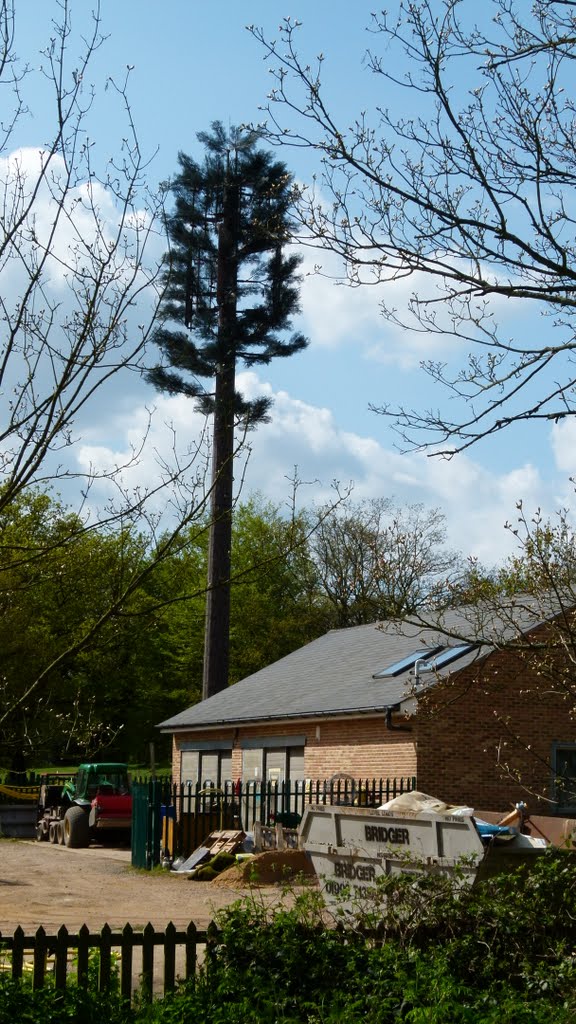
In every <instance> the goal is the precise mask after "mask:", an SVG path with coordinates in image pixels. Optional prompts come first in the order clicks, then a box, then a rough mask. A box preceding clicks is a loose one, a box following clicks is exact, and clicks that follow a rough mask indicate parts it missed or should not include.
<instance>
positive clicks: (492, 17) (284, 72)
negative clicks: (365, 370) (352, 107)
mask: <svg viewBox="0 0 576 1024" xmlns="http://www.w3.org/2000/svg"><path fill="white" fill-rule="evenodd" d="M391 10H392V13H391V14H388V13H387V12H381V13H377V14H374V15H372V20H371V23H370V25H369V30H370V32H371V34H372V42H373V45H372V46H371V47H370V49H368V51H367V52H366V54H365V64H366V67H367V69H368V71H369V72H370V73H371V74H372V75H373V76H374V77H375V78H376V79H377V81H378V82H380V83H381V96H382V99H381V103H380V105H379V106H377V107H376V108H375V110H374V111H373V113H372V114H371V113H370V112H369V111H359V112H358V115H357V117H356V118H355V120H354V121H353V122H352V123H349V122H346V123H340V120H339V118H338V114H337V112H336V113H335V112H334V111H332V110H331V109H330V104H329V100H328V99H327V93H326V90H325V89H324V87H323V83H322V66H323V61H324V57H323V56H322V55H321V56H319V57H318V58H316V59H315V60H314V61H313V62H309V61H308V59H306V58H305V57H303V56H301V55H300V53H299V49H298V38H297V34H298V30H299V28H300V26H299V24H298V23H297V22H294V21H291V20H290V19H287V20H285V21H284V22H283V25H282V27H281V32H280V36H279V37H278V40H277V41H276V40H270V39H268V38H267V37H266V36H265V34H264V32H263V30H261V29H258V28H255V27H252V28H251V31H252V33H253V35H254V36H255V37H256V38H257V39H258V40H259V42H260V43H261V44H262V46H263V47H264V49H265V52H266V57H267V58H268V60H269V61H270V62H271V70H272V72H273V75H274V78H275V87H274V89H273V91H272V93H271V96H270V99H269V103H268V105H267V107H266V115H267V121H266V125H267V129H268V133H269V138H270V139H273V140H275V141H276V142H278V143H281V144H282V145H293V146H301V147H302V146H304V147H312V148H313V149H314V150H315V151H316V152H317V153H318V156H319V159H320V162H321V172H320V173H319V176H318V179H317V183H316V185H315V186H313V187H312V188H311V189H306V190H304V191H303V193H302V207H301V209H302V222H303V229H304V233H305V234H307V237H308V239H309V240H310V241H311V242H313V243H314V244H317V245H319V246H322V247H324V248H327V249H330V250H332V251H335V252H336V253H338V254H339V255H340V256H342V257H343V259H344V261H345V265H346V274H347V278H348V281H349V283H350V284H351V285H355V286H358V285H360V284H365V283H368V284H374V285H377V286H379V285H381V286H383V287H382V294H383V296H384V298H383V302H382V309H383V312H384V315H385V316H386V317H388V319H389V320H391V321H392V322H394V323H396V324H401V325H402V326H405V327H407V328H408V329H412V330H416V331H421V332H425V333H426V334H427V335H430V336H434V335H446V334H447V333H448V334H451V335H453V336H455V337H456V338H457V339H459V341H460V342H462V343H463V344H464V345H465V346H466V349H467V350H468V355H467V359H466V360H465V361H461V365H460V368H457V369H456V370H453V369H452V368H451V367H450V365H447V364H443V363H441V362H438V361H429V362H427V363H425V364H424V365H425V369H426V370H427V372H428V373H429V374H430V376H431V378H432V379H433V380H434V381H436V382H438V383H440V384H441V385H444V386H445V387H446V388H447V389H448V393H449V395H450V397H451V399H452V401H451V403H450V406H451V409H453V410H455V411H454V412H453V413H452V414H451V415H448V414H447V413H446V412H445V411H436V410H435V409H429V410H427V411H424V410H422V409H410V408H405V407H397V408H393V407H391V406H390V405H389V404H383V405H375V406H373V408H375V409H376V410H377V411H379V412H383V413H385V414H386V415H389V416H392V417H393V418H394V420H395V423H396V426H397V429H398V430H399V432H400V434H401V436H402V438H403V444H404V445H405V446H407V447H412V448H414V447H416V448H428V449H429V450H430V451H436V452H437V453H441V454H443V455H450V454H453V453H454V452H455V451H460V450H462V449H466V448H468V447H469V446H470V445H473V444H474V443H475V442H477V441H478V440H479V439H481V438H484V437H486V436H488V435H494V434H498V433H499V432H500V431H502V430H503V429H505V428H506V427H508V426H509V425H510V424H513V423H517V422H521V421H525V420H530V421H538V420H543V421H545V422H557V421H558V420H559V419H561V418H563V417H569V416H573V415H574V413H575V412H576V400H575V394H576V393H575V386H576V373H575V370H574V353H575V351H576V329H575V310H576V258H575V257H576V234H575V231H574V203H573V195H574V184H575V182H576V146H575V131H576V127H575V126H576V118H575V106H574V98H573V97H574V84H575V63H574V61H575V54H576V49H575V46H574V43H575V40H576V3H575V2H574V0H534V2H532V3H531V4H526V3H521V2H515V0H489V2H488V3H487V4H485V5H480V7H478V6H477V5H473V4H464V3H462V2H461V0H445V2H442V3H436V2H434V0H396V2H394V3H393V4H392V5H391ZM328 58H329V55H328ZM403 110H404V111H407V113H406V114H405V115H404V116H402V115H401V114H399V113H398V112H399V111H403ZM409 277H412V278H413V286H414V291H413V294H412V296H411V298H410V301H409V304H408V309H407V311H406V314H405V315H403V314H402V313H401V312H399V311H398V310H397V309H396V308H395V307H394V301H395V300H394V297H393V296H394V289H393V288H391V287H390V285H392V284H393V283H394V282H398V281H401V280H402V279H405V278H409ZM386 285H388V288H386ZM506 300H507V301H506ZM510 300H512V302H510ZM504 304H505V305H506V308H507V313H509V312H510V311H511V310H513V311H515V312H520V310H521V309H523V310H524V312H530V313H532V315H533V316H538V320H537V321H535V323H534V325H533V326H532V325H531V326H530V327H529V328H528V329H527V328H526V324H524V325H523V326H522V325H521V326H520V328H519V331H518V333H517V336H515V337H514V336H509V334H508V331H509V330H510V328H506V329H505V327H504V326H503V325H502V323H501V322H499V316H500V319H502V316H503V305H504ZM526 307H527V308H526ZM532 311H533V312H532Z"/></svg>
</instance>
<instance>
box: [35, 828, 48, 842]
mask: <svg viewBox="0 0 576 1024" xmlns="http://www.w3.org/2000/svg"><path fill="white" fill-rule="evenodd" d="M45 839H48V833H47V832H45V831H44V828H43V826H42V825H41V824H38V825H36V842H37V843H42V842H43V841H44V840H45Z"/></svg>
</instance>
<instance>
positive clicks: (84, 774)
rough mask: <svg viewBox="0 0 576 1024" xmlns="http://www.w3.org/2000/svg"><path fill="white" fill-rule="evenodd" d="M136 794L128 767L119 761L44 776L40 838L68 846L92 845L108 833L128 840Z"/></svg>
mask: <svg viewBox="0 0 576 1024" xmlns="http://www.w3.org/2000/svg"><path fill="white" fill-rule="evenodd" d="M131 827H132V797H131V795H130V778H129V775H128V766H127V765H125V764H117V763H115V762H98V763H95V764H82V765H80V767H79V769H78V772H77V773H76V775H74V776H70V775H65V776H64V775H58V774H49V775H44V776H43V777H42V779H41V783H40V799H39V803H38V816H37V820H36V839H37V840H38V841H39V842H40V841H41V840H43V839H46V840H48V841H49V842H51V843H60V844H61V845H64V846H70V847H82V846H88V845H89V844H90V842H91V841H94V840H95V839H101V838H103V836H104V834H107V835H111V836H113V837H114V838H115V839H118V840H128V839H129V838H130V831H131Z"/></svg>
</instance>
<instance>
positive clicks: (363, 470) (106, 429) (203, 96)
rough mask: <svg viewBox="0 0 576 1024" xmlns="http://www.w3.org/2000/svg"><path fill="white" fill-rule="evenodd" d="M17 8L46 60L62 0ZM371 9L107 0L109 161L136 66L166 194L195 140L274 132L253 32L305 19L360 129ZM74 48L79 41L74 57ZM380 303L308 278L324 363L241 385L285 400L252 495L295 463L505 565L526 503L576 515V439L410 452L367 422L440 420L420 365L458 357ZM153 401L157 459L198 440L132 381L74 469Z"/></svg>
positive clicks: (262, 435) (31, 1) (562, 436)
mask: <svg viewBox="0 0 576 1024" xmlns="http://www.w3.org/2000/svg"><path fill="white" fill-rule="evenodd" d="M438 2H440V0H438ZM90 7H91V4H90V0H72V3H71V10H72V18H73V29H74V32H79V33H81V32H82V31H83V30H85V29H86V27H87V23H88V22H87V19H88V18H89V11H90ZM17 8H18V9H17V17H18V19H19V22H18V27H19V34H18V36H17V50H19V51H20V52H21V53H22V55H25V56H26V57H27V59H28V60H29V61H30V62H31V64H33V62H34V51H35V50H38V49H39V48H40V47H41V46H43V45H45V43H46V41H47V39H48V38H49V34H50V19H51V18H52V17H55V16H56V13H57V6H56V4H55V3H54V2H53V0H23V2H21V3H19V4H18V5H17ZM370 13H371V5H370V4H367V3H364V2H362V0H361V2H358V0H357V2H356V3H355V4H354V5H352V4H350V3H349V2H343V0H313V2H312V0H308V2H304V0H296V3H295V4H293V5H292V7H291V8H288V9H287V8H286V7H285V5H284V4H282V5H279V4H277V3H276V0H268V2H264V0H261V2H256V0H241V2H240V0H213V2H212V3H211V4H210V3H206V2H203V3H198V2H196V0H165V3H164V4H163V5H159V4H157V3H152V2H151V0H138V2H136V0H103V2H102V29H103V32H104V33H105V34H106V35H107V36H108V38H107V40H106V42H105V43H104V45H103V46H102V48H101V50H100V51H99V53H98V54H97V55H96V57H95V59H94V62H93V64H92V67H91V72H90V81H91V82H94V84H95V86H96V91H97V99H96V103H95V106H94V110H93V113H92V115H91V134H92V137H93V140H94V148H95V152H96V153H99V154H101V158H102V159H103V160H104V159H105V158H106V156H108V155H109V154H110V153H111V152H114V151H115V150H117V148H118V144H119V140H120V139H121V137H122V133H123V131H124V130H125V129H124V123H123V120H122V116H121V112H120V110H119V107H118V104H117V103H116V101H115V97H114V95H113V93H112V91H111V90H108V91H105V90H104V85H105V82H106V78H107V77H108V76H112V77H115V78H117V79H120V78H122V76H123V74H124V72H125V69H126V67H127V65H130V66H131V67H132V70H131V72H130V90H129V91H130V98H131V104H132V111H133V115H134V120H135V123H136V126H137V129H138V134H139V138H140V142H141V145H142V148H143V149H144V151H145V152H147V153H149V154H150V155H152V154H155V156H154V158H153V160H152V162H151V165H150V168H149V172H148V175H149V183H150V185H151V187H152V188H154V187H156V185H157V183H158V182H161V181H163V180H166V179H167V178H169V177H170V175H171V174H172V173H173V172H174V171H175V170H176V158H177V153H178V151H179V150H184V151H185V152H189V153H192V154H195V155H196V154H197V155H200V150H199V148H198V146H197V143H196V138H195V135H196V132H197V131H200V130H202V129H205V128H207V127H208V126H209V125H210V122H211V121H213V120H221V121H223V122H224V124H228V123H230V124H238V123H242V122H249V121H258V120H260V119H261V118H262V116H263V115H262V114H261V112H260V110H259V107H261V106H262V105H263V104H264V103H265V101H266V95H267V92H268V91H269V89H270V87H271V76H270V73H269V71H268V67H267V65H266V63H265V61H264V59H263V56H264V55H263V53H262V51H261V49H260V48H259V46H258V44H257V42H256V41H255V40H254V38H253V37H252V36H251V35H250V34H249V33H248V32H247V30H246V27H245V26H246V25H248V24H250V23H254V24H256V25H258V26H262V27H263V28H264V29H265V32H266V33H267V34H268V35H271V36H273V35H275V34H277V27H278V25H279V22H280V20H281V19H282V18H283V17H284V15H286V14H290V16H291V17H293V18H296V19H297V20H299V21H301V22H302V29H301V33H300V34H301V40H302V47H303V49H305V51H306V53H307V54H308V55H309V56H310V57H312V56H313V55H314V54H316V53H318V52H320V51H322V52H323V53H324V55H325V63H324V82H325V88H326V95H327V96H328V97H329V100H330V105H331V107H332V108H333V109H334V110H335V111H337V113H338V117H339V118H340V119H341V120H342V121H343V122H345V123H348V122H349V120H350V119H351V118H352V117H353V115H354V114H355V113H357V112H358V111H359V110H360V109H363V108H368V109H373V108H374V107H375V106H376V105H377V104H378V103H382V102H383V99H382V96H381V94H380V93H379V92H378V91H377V88H376V87H377V85H378V83H377V82H375V81H374V79H373V77H372V76H370V74H369V73H368V71H367V70H366V68H365V67H364V66H363V64H362V58H363V55H364V52H365V50H366V47H367V46H369V45H370V44H371V43H372V42H373V40H372V38H371V37H370V35H369V34H368V33H367V32H366V25H368V24H369V21H370ZM75 45H76V44H75V36H74V35H73V37H72V39H71V42H70V46H71V52H73V48H74V46H75ZM30 82H32V80H30ZM87 84H88V83H87ZM379 84H380V87H381V84H382V83H381V82H380V83H379ZM28 100H29V105H30V110H31V116H30V117H29V118H27V119H26V121H25V122H23V123H22V124H21V126H20V128H19V132H18V135H17V137H16V138H15V140H14V142H15V144H18V145H19V146H26V147H32V148H33V147H37V146H41V145H42V143H43V141H44V140H45V138H46V137H48V135H49V134H50V132H51V130H52V124H53V111H52V109H51V106H50V102H49V97H48V93H47V91H46V89H45V88H42V85H41V82H40V81H38V80H37V81H36V85H35V86H34V88H32V87H31V89H30V93H29V95H28ZM280 156H281V157H282V159H284V160H285V161H286V163H287V164H288V166H289V167H290V169H291V170H292V172H293V173H294V175H295V176H296V177H297V178H298V179H299V180H301V181H303V182H307V181H309V180H310V178H311V176H312V174H313V173H314V171H315V170H316V169H317V167H316V165H315V159H314V155H313V154H312V153H310V152H308V151H305V150H293V149H288V150H286V151H281V153H280ZM306 260H307V263H306V264H305V266H306V267H308V266H311V264H312V262H314V261H316V262H318V261H319V257H318V256H312V255H311V254H308V255H307V257H306ZM320 262H322V264H323V266H324V269H325V270H326V271H327V272H329V273H331V272H334V273H337V270H338V268H337V267H336V265H335V264H332V263H331V260H330V259H329V258H327V257H323V258H322V259H321V260H320ZM413 286H414V284H413V283H411V284H407V285H406V286H405V290H404V292H402V288H400V287H399V288H397V294H396V295H395V300H396V301H398V302H399V303H401V302H402V301H403V300H404V299H405V298H406V296H407V294H408V292H409V291H410V290H411V288H412V287H413ZM387 298H389V296H387ZM378 301H379V295H378V293H377V292H376V290H375V289H368V288H367V289H364V290H363V289H357V290H354V291H351V290H350V289H347V288H343V287H337V286H335V285H334V284H333V283H331V282H330V281H329V280H326V279H322V278H316V277H313V276H310V277H307V278H306V279H305V281H304V285H303V289H302V317H301V322H300V323H299V324H298V326H299V327H300V328H301V329H303V330H304V331H305V333H306V334H307V335H308V337H309V338H310V346H309V349H308V350H307V351H306V352H305V353H304V354H301V355H298V356H295V357H293V358H292V359H289V360H279V361H276V363H273V364H271V366H270V367H269V368H265V369H264V370H263V371H261V372H259V373H258V375H257V376H256V375H255V374H253V373H249V374H243V375H242V374H241V376H240V384H241V386H243V387H244V388H245V389H246V391H247V393H258V392H261V391H262V390H264V391H266V392H267V393H269V394H270V395H271V396H272V397H274V398H275V404H274V408H273V411H272V422H271V423H270V424H269V425H268V426H264V427H262V428H260V430H259V431H258V432H256V433H255V434H254V435H253V436H252V438H251V444H252V448H253V451H252V455H251V457H250V462H249V466H248V471H247V485H246V486H247V488H248V489H251V488H252V489H260V490H262V491H263V493H265V494H267V495H269V496H270V497H271V498H272V499H273V500H275V501H278V502H281V501H283V500H284V499H285V498H286V497H287V496H288V493H289V485H288V482H287V478H288V477H290V476H292V473H293V469H294V466H297V467H298V474H299V476H300V477H301V479H303V480H305V481H315V483H314V484H311V486H310V487H309V488H307V489H306V490H305V491H303V492H302V500H303V502H304V503H309V502H311V501H312V500H322V499H323V498H324V497H326V496H327V495H328V494H329V493H330V485H331V483H332V481H333V480H339V481H340V482H341V483H342V484H344V485H346V484H347V483H348V482H349V481H353V482H354V488H355V491H354V493H355V496H356V497H357V498H363V497H369V496H378V497H380V496H386V497H394V498H396V500H397V501H398V502H400V503H404V502H409V503H413V502H423V503H424V504H425V505H427V506H434V507H440V508H441V509H442V510H443V511H444V512H445V514H446V516H447V522H448V530H449V541H450V543H451V545H452V546H453V547H456V548H459V549H460V550H462V551H463V552H464V553H465V554H475V555H478V556H479V557H480V558H481V559H482V560H483V561H485V562H488V563H489V562H491V561H492V560H494V559H497V558H499V557H501V556H502V555H503V553H504V552H505V551H506V550H508V548H509V540H508V535H507V534H506V533H505V531H504V530H503V524H504V522H505V521H506V520H508V519H511V518H513V516H514V510H515V503H516V501H517V500H518V499H523V500H524V501H525V504H526V507H527V508H528V509H535V508H536V507H537V506H542V507H543V508H545V509H546V510H547V511H548V512H550V513H552V512H553V511H554V509H556V508H558V507H560V505H565V504H570V503H571V502H572V488H571V485H570V483H569V476H570V475H571V474H572V473H573V472H574V470H575V469H576V460H575V459H574V456H573V454H572V453H573V451H574V448H575V446H574V443H573V437H572V435H573V433H574V428H573V427H572V426H571V424H570V423H566V424H564V425H561V426H559V427H556V428H551V427H547V426H541V425H540V426H538V427H537V428H536V427H527V428H525V429H516V430H514V431H510V432H509V433H508V434H503V435H501V436H500V437H499V438H497V439H496V440H493V441H491V442H487V443H484V444H481V445H479V446H478V447H477V448H475V449H472V450H471V451H470V452H468V453H467V454H466V455H460V456H457V457H455V458H454V459H453V460H451V461H450V462H445V461H444V462H442V461H439V460H436V459H430V458H427V457H426V456H425V455H415V454H401V453H400V452H399V451H398V450H397V449H396V448H395V443H396V440H395V435H394V434H393V432H392V430H391V428H390V425H389V424H388V423H387V422H386V421H384V420H383V419H382V418H381V417H378V416H376V415H375V414H374V413H372V412H370V411H369V409H368V406H369V403H371V402H372V403H374V404H376V405H378V404H383V403H385V402H387V401H392V402H398V403H403V404H405V405H408V406H414V407H420V408H422V407H429V406H441V405H442V403H443V402H446V397H445V396H444V395H443V393H442V392H440V391H439V390H438V389H437V388H433V386H432V385H431V383H430V381H429V380H428V378H427V377H426V376H425V375H424V374H423V372H422V371H421V370H420V369H419V360H420V359H422V358H452V357H454V356H455V355H457V353H454V344H453V343H452V342H449V341H448V339H447V340H446V342H445V343H444V344H443V343H442V340H441V339H438V338H435V339H426V338H422V337H421V336H420V337H415V336H411V335H407V334H406V333H403V332H401V331H399V330H398V329H395V328H392V327H391V326H390V325H388V324H386V322H385V321H384V320H383V319H382V318H381V316H380V315H379V310H378ZM501 316H502V319H503V322H504V323H505V324H506V320H507V318H512V316H514V317H515V321H516V323H518V322H522V320H523V321H524V329H525V330H527V331H530V330H537V326H535V323H536V324H537V321H536V322H535V321H534V318H533V317H530V316H528V314H527V313H525V312H522V311H519V312H516V311H515V310H508V309H502V310H501ZM510 322H512V321H511V320H510ZM154 359H155V354H154V353H151V356H150V361H151V362H153V361H154ZM152 404H154V405H155V407H156V414H155V421H154V427H153V430H152V433H151V442H152V443H153V445H154V446H156V448H157V449H158V450H160V451H162V450H163V446H165V445H168V444H169V441H168V435H167V432H166V430H165V428H164V424H165V423H166V422H169V423H171V424H173V425H174V427H175V429H176V431H177V435H178V437H179V439H180V441H181V443H182V444H185V443H187V442H188V441H189V440H191V439H192V438H193V436H194V432H195V431H199V430H200V429H201V423H200V421H199V419H198V417H196V416H195V414H193V413H192V411H191V409H190V403H187V402H186V400H184V399H167V398H165V397H163V396H159V395H156V394H155V393H153V392H151V390H150V389H149V388H147V387H146V386H145V385H144V384H143V383H142V382H140V381H139V380H137V379H133V380H131V381H129V382H126V381H124V382H123V384H122V388H121V390H119V391H118V392H117V393H116V394H115V396H114V401H113V402H112V403H111V404H109V405H108V407H107V410H106V415H105V416H104V415H103V414H102V407H101V406H98V405H97V406H95V407H94V408H93V413H92V417H91V418H90V420H87V421H85V422H84V424H83V428H82V438H81V442H80V444H79V446H78V449H77V451H76V454H75V457H76V458H78V459H79V460H80V462H81V464H86V463H87V462H88V461H90V460H92V461H94V459H102V460H103V461H104V462H106V460H108V461H109V462H111V461H114V458H116V457H117V455H118V453H121V452H122V451H124V450H125V449H126V447H127V445H128V444H129V442H130V439H135V436H136V434H137V431H138V429H139V424H141V423H143V422H144V420H145V416H146V413H145V407H146V405H148V406H150V405H152ZM138 473H139V474H140V476H141V478H142V481H143V482H146V481H147V479H148V478H151V477H152V476H153V474H154V459H153V457H152V455H150V457H149V458H147V457H146V456H144V457H143V459H142V461H141V463H140V466H139V468H138Z"/></svg>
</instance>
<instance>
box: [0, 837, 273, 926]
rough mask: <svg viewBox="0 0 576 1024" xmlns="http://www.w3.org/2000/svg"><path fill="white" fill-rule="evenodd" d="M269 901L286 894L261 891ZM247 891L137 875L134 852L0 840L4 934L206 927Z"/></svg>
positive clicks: (0, 922)
mask: <svg viewBox="0 0 576 1024" xmlns="http://www.w3.org/2000/svg"><path fill="white" fill-rule="evenodd" d="M259 892H260V894H261V896H262V898H263V899H265V900H266V902H267V903H271V904H273V903H275V902H277V901H279V899H280V893H279V891H278V890H277V889H275V888H274V887H267V888H266V889H261V890H259ZM240 895H241V893H240V892H239V890H238V889H237V888H227V887H226V886H223V885H221V884H219V885H217V886H213V885H212V884H211V883H210V882H193V881H189V880H188V879H186V878H184V877H178V876H177V875H174V874H171V873H170V872H169V871H162V872H161V871H158V870H156V871H152V872H147V871H137V870H135V869H134V868H132V867H131V866H130V851H129V850H118V849H112V848H110V847H98V846H92V847H89V848H88V849H81V850H74V849H69V848H68V847H66V846H52V845H50V844H49V843H37V842H35V841H34V840H20V839H0V932H3V933H4V934H5V935H8V934H10V933H12V932H13V931H14V929H15V928H17V927H18V925H21V926H22V927H23V928H24V930H25V931H26V932H29V931H30V930H32V929H33V930H36V928H38V927H39V926H40V925H43V926H44V928H45V929H46V930H47V931H53V930H55V929H57V928H59V927H60V925H62V924H64V925H66V927H67V928H68V929H69V930H74V931H76V930H77V929H78V928H80V927H81V926H82V925H83V924H86V925H88V927H89V928H90V930H93V929H98V930H99V929H100V928H101V927H102V926H103V925H104V924H109V925H110V926H111V927H112V928H114V929H117V928H122V927H123V926H124V925H125V924H127V923H129V924H131V925H132V927H133V928H142V927H143V926H144V925H146V924H147V923H148V922H149V921H150V922H151V923H152V924H153V925H154V927H155V928H165V927H166V925H167V924H168V922H169V921H172V922H173V923H174V924H175V925H176V926H177V927H185V926H186V925H188V924H189V922H190V921H194V923H195V924H196V926H197V927H198V928H199V929H203V928H205V927H206V925H207V924H208V923H209V921H210V920H211V919H212V918H213V917H214V914H215V912H216V910H218V909H220V908H222V907H225V906H228V905H229V904H230V903H234V902H235V901H236V900H237V899H238V898H239V896H240Z"/></svg>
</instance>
